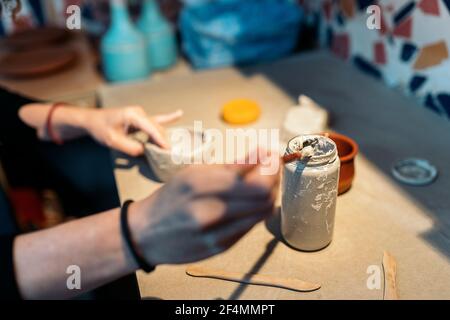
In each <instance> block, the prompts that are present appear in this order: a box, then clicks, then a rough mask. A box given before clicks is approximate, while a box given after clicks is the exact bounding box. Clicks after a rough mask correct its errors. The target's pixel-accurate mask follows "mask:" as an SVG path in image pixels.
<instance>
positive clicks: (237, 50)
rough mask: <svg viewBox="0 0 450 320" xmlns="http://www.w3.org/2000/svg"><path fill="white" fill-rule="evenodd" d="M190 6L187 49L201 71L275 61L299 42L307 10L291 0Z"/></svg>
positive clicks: (200, 1)
mask: <svg viewBox="0 0 450 320" xmlns="http://www.w3.org/2000/svg"><path fill="white" fill-rule="evenodd" d="M185 2H186V3H187V4H186V6H185V7H184V9H183V10H182V12H181V17H180V30H181V35H182V45H183V50H184V52H185V53H186V55H187V56H188V57H189V59H190V60H191V62H192V63H193V65H194V66H195V67H196V68H211V67H220V66H228V65H233V64H245V63H250V62H252V63H254V62H261V61H267V60H273V59H276V58H279V57H282V56H284V55H286V54H287V53H289V52H291V51H292V50H293V49H294V47H295V45H296V43H297V37H298V34H299V31H300V21H301V18H302V15H303V12H302V9H301V7H300V6H299V5H298V4H296V3H294V2H292V1H290V0H245V1H243V0H216V1H205V0H189V1H187V0H186V1H185Z"/></svg>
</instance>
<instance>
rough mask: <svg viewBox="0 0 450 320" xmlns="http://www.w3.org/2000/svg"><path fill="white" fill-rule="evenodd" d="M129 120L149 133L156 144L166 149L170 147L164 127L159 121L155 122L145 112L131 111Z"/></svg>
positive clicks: (134, 125)
mask: <svg viewBox="0 0 450 320" xmlns="http://www.w3.org/2000/svg"><path fill="white" fill-rule="evenodd" d="M129 122H130V124H131V125H132V126H133V127H135V128H136V129H139V130H142V131H144V132H145V133H146V134H148V136H149V138H150V139H151V140H152V141H153V142H154V143H155V144H156V145H158V146H160V147H161V148H164V149H167V148H169V144H168V143H167V141H166V138H165V137H164V128H163V127H161V126H160V125H159V124H158V123H156V122H153V121H152V120H151V119H150V118H148V117H147V116H146V115H145V113H144V114H139V113H130V115H129Z"/></svg>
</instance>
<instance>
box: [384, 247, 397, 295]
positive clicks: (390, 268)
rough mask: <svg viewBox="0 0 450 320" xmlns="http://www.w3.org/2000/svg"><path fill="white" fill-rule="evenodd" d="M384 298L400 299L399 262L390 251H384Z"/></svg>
mask: <svg viewBox="0 0 450 320" xmlns="http://www.w3.org/2000/svg"><path fill="white" fill-rule="evenodd" d="M383 270H384V300H398V299H399V296H398V292H397V262H396V261H395V258H394V256H392V255H391V254H390V253H389V252H386V251H385V252H384V253H383Z"/></svg>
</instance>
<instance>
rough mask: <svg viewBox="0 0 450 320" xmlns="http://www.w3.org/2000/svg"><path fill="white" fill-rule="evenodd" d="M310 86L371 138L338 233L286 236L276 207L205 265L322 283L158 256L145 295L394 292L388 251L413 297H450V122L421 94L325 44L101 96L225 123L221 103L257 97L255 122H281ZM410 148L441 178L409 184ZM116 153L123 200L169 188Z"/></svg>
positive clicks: (143, 278)
mask: <svg viewBox="0 0 450 320" xmlns="http://www.w3.org/2000/svg"><path fill="white" fill-rule="evenodd" d="M299 94H306V95H308V96H310V97H311V98H313V99H314V100H316V101H317V102H318V103H319V104H321V105H322V106H323V107H324V108H326V109H327V110H328V111H329V112H330V114H331V117H332V124H331V128H332V129H333V130H336V131H338V132H340V133H344V134H347V135H349V136H351V137H352V138H354V139H355V140H356V141H357V142H358V143H359V145H360V154H359V155H358V157H357V159H356V177H355V181H354V184H353V187H352V189H351V190H350V191H349V192H347V193H345V194H344V195H342V196H339V198H338V202H337V211H336V222H335V231H334V238H333V241H332V243H331V244H330V245H329V246H328V247H327V248H325V249H323V250H321V251H318V252H309V253H308V252H300V251H295V250H293V249H292V248H290V247H289V246H287V245H286V244H285V243H284V242H283V240H282V239H281V237H280V232H279V216H277V217H274V218H273V219H271V220H270V221H267V222H264V223H260V224H258V225H257V226H255V227H254V228H253V229H252V230H251V231H250V232H249V233H248V234H247V235H246V236H245V237H244V238H243V239H242V240H241V241H239V242H238V243H237V244H236V245H235V246H234V247H232V248H231V249H230V250H229V251H227V252H225V253H223V254H221V255H218V256H216V257H213V258H210V259H207V260H205V261H202V265H204V266H205V267H208V268H213V269H221V270H226V271H230V272H240V273H263V274H267V275H273V276H278V277H287V278H298V279H307V280H308V281H311V282H315V283H320V284H321V285H322V287H321V289H320V290H317V291H314V292H308V293H304V292H292V291H288V290H283V289H279V288H269V287H261V286H251V285H245V284H236V283H233V282H227V281H219V280H215V279H204V278H193V277H189V276H187V275H186V274H185V270H186V267H187V266H186V265H179V266H159V267H158V268H157V269H156V271H155V272H153V273H151V274H149V275H146V274H144V273H141V272H138V274H137V275H138V281H139V287H140V291H141V295H142V298H143V299H383V279H382V278H381V286H380V287H379V288H375V289H373V288H372V289H370V288H369V287H371V286H368V285H367V283H368V280H369V277H370V276H377V275H379V276H381V277H382V276H383V270H382V256H383V252H384V251H389V252H390V253H391V254H392V255H393V256H395V257H396V260H397V263H398V265H399V266H401V267H399V270H398V274H397V286H398V293H399V296H400V297H401V298H402V299H450V287H449V286H448V279H450V197H449V192H448V190H450V172H449V168H448V164H449V160H450V139H449V132H450V122H449V121H448V120H446V119H444V118H442V117H439V116H437V115H435V114H433V113H432V112H431V111H429V110H426V109H425V108H423V107H421V106H419V105H418V104H417V102H415V101H414V100H412V99H409V98H406V97H404V96H403V95H401V94H400V93H398V92H396V91H394V90H392V89H389V88H387V87H385V85H384V84H382V83H381V82H379V81H377V80H375V79H371V78H369V77H367V76H366V75H364V74H362V73H360V72H359V71H357V70H355V69H354V68H353V67H352V66H351V65H349V64H346V63H344V62H341V61H340V60H337V59H336V58H334V57H331V56H330V55H329V54H328V53H325V52H318V53H311V54H304V55H300V56H297V57H294V58H290V59H287V60H284V61H281V62H276V63H273V64H267V65H260V66H255V67H252V68H248V69H244V70H237V69H222V70H216V71H207V72H202V73H198V74H194V75H192V76H179V77H172V78H170V81H164V80H161V81H158V80H154V81H149V82H143V83H136V84H130V85H123V86H114V87H108V88H104V89H103V90H102V92H101V100H102V103H103V105H105V106H116V105H121V104H142V105H143V106H144V107H145V108H146V110H147V111H148V112H149V113H157V112H163V111H168V110H171V109H177V108H183V109H184V110H185V114H186V115H185V117H184V119H183V120H182V122H181V124H184V125H192V123H193V121H194V120H202V121H204V123H205V126H207V127H216V128H219V129H222V130H223V129H226V128H227V126H226V125H225V124H224V123H223V122H222V121H221V119H220V108H221V106H222V105H223V103H225V102H226V101H227V100H229V99H232V98H236V97H246V98H251V99H255V100H257V101H258V102H259V103H260V104H261V106H262V117H261V119H260V120H259V121H258V122H257V123H256V124H254V125H253V127H259V128H276V127H279V126H280V125H281V123H282V120H283V117H284V112H285V111H286V110H287V108H288V107H290V106H291V105H293V104H294V103H295V100H296V97H297V96H298V95H299ZM411 156H415V157H424V158H426V159H428V160H429V161H431V162H432V163H434V164H435V165H436V166H437V167H438V168H439V170H440V173H439V178H438V179H437V180H436V182H435V183H434V184H432V185H430V186H427V187H409V186H405V185H402V184H399V183H398V182H396V181H395V180H393V178H392V177H391V175H390V168H391V166H392V164H393V163H394V162H395V161H396V160H398V159H402V158H405V157H411ZM113 157H114V161H115V166H116V169H115V176H116V181H117V185H118V189H119V194H120V198H121V200H122V201H124V200H125V199H128V198H133V199H140V198H143V197H145V196H147V195H149V194H150V193H151V192H153V191H154V190H156V189H157V188H158V187H159V186H160V184H158V183H156V182H155V181H153V180H152V179H153V176H152V173H151V171H150V169H149V167H148V165H147V163H146V162H145V159H143V158H141V159H130V158H128V157H125V156H124V155H121V154H118V153H113ZM371 270H379V273H377V272H375V273H370V272H372V271H371ZM368 272H369V273H368Z"/></svg>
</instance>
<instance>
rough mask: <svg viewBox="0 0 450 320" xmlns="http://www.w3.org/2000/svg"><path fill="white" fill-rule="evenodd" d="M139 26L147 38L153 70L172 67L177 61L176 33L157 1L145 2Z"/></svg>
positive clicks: (148, 53) (147, 0) (146, 0)
mask: <svg viewBox="0 0 450 320" xmlns="http://www.w3.org/2000/svg"><path fill="white" fill-rule="evenodd" d="M137 25H138V28H139V30H141V32H142V33H143V34H144V35H145V37H146V41H147V56H148V58H149V60H150V65H151V67H152V69H155V70H160V69H166V68H168V67H170V66H172V65H173V64H174V63H175V62H176V59H177V45H176V39H175V33H174V31H173V29H172V26H171V25H170V23H169V22H168V21H167V19H166V18H165V17H164V16H163V15H162V13H161V11H160V9H159V6H158V4H157V3H156V1H155V0H145V2H144V6H143V8H142V14H141V16H140V18H139V20H138V22H137Z"/></svg>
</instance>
